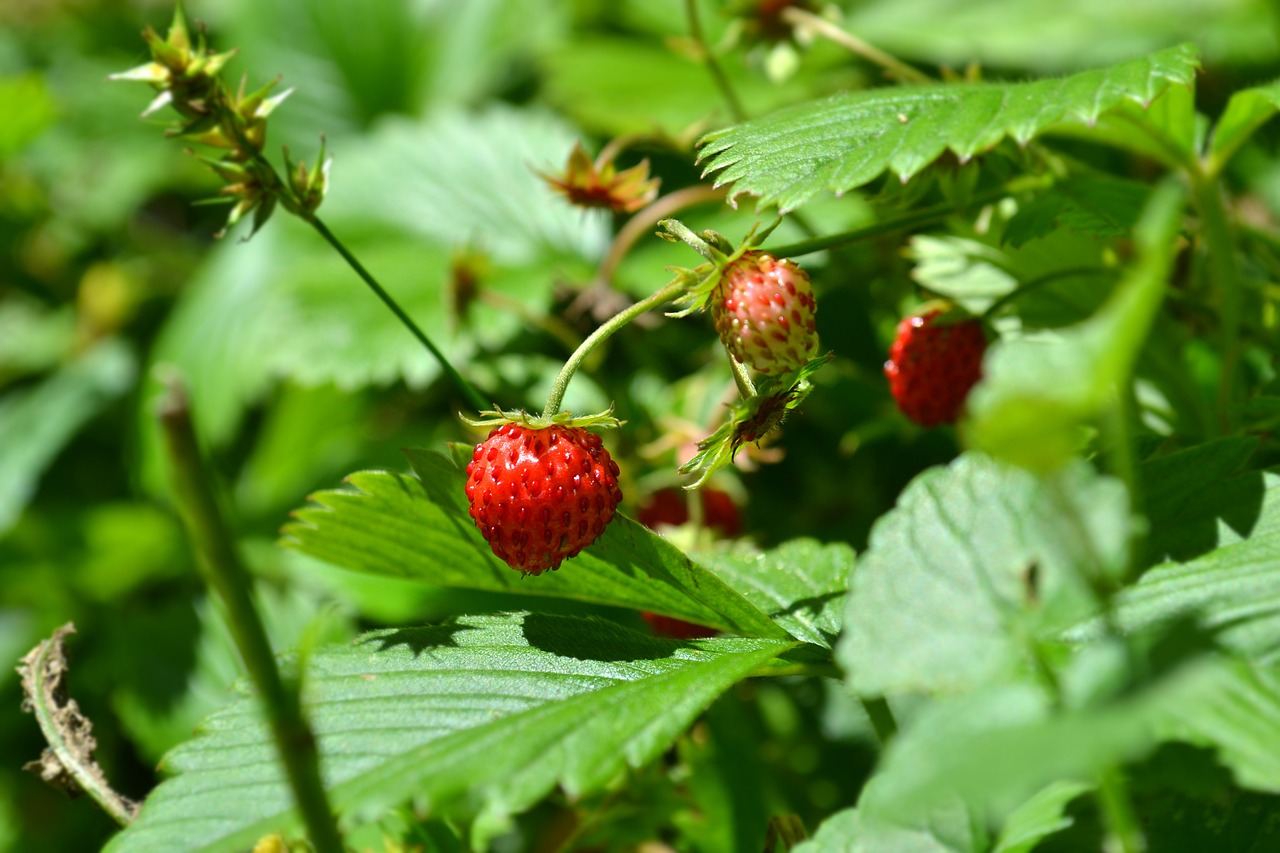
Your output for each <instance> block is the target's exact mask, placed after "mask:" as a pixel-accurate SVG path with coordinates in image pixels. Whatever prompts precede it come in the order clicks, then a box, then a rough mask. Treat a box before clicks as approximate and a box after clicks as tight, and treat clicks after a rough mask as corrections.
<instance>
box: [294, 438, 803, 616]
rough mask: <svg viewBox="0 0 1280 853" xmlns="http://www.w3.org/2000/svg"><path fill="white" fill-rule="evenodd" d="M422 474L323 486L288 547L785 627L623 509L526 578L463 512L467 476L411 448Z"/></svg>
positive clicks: (448, 581)
mask: <svg viewBox="0 0 1280 853" xmlns="http://www.w3.org/2000/svg"><path fill="white" fill-rule="evenodd" d="M410 460H411V461H412V462H413V464H414V467H415V468H416V469H417V471H418V474H419V477H420V478H421V479H419V477H410V476H406V475H400V474H387V473H377V472H365V473H358V474H352V475H351V476H350V477H348V478H347V479H348V482H349V483H350V484H351V486H352V487H353V488H352V489H348V490H344V491H329V492H320V493H318V494H316V495H313V496H312V500H313V501H314V504H313V505H312V506H310V507H307V508H305V509H301V510H298V511H297V513H295V515H296V517H297V519H298V520H297V521H296V522H294V523H292V524H290V525H288V526H287V527H286V528H285V536H286V541H287V542H288V544H291V545H294V546H296V547H298V548H300V549H301V550H303V551H304V552H306V553H308V554H310V555H312V556H314V557H319V558H320V559H322V560H325V561H326V562H330V563H333V564H335V565H338V566H342V567H344V568H348V569H352V570H355V571H361V572H369V573H372V574H381V575H387V576H390V577H399V578H408V579H413V580H419V581H422V582H424V583H430V584H435V585H439V586H452V587H459V588H464V589H482V590H492V591H498V592H516V593H521V594H523V595H533V596H551V597H555V598H572V599H577V600H579V601H590V602H594V603H597V604H610V605H614V606H618V607H628V608H633V609H637V610H648V611H651V612H654V613H660V614H662V615H665V616H674V617H676V618H679V619H684V620H686V621H689V622H694V623H697V624H700V625H710V626H713V627H716V628H722V629H725V630H730V631H737V632H741V633H744V634H748V635H754V636H766V637H783V636H786V633H785V631H783V629H782V628H779V627H778V626H777V625H775V624H774V623H773V621H772V620H770V619H769V617H768V616H766V615H765V614H764V613H762V612H761V611H760V610H758V609H756V608H755V607H753V606H752V605H751V604H750V603H749V602H748V601H747V600H746V599H745V598H743V597H742V596H741V595H739V594H738V593H737V592H734V591H733V590H732V589H731V588H730V587H729V586H727V585H726V584H725V583H724V582H723V581H721V580H719V579H718V578H717V577H716V576H715V575H713V574H711V573H710V572H708V571H707V570H706V569H704V568H702V567H701V566H699V565H697V564H696V563H694V562H692V561H691V560H690V559H689V558H688V557H686V556H685V555H684V554H682V553H681V552H680V551H679V550H677V549H676V548H675V546H673V545H671V544H670V543H669V542H667V540H665V539H663V538H662V537H661V536H658V535H657V534H655V533H653V532H652V531H650V530H648V529H647V528H645V527H643V526H641V525H639V524H637V523H636V522H634V521H632V520H631V519H629V518H627V517H625V516H622V515H619V516H615V518H614V520H613V521H612V522H610V524H609V526H608V528H606V530H605V533H604V535H603V536H602V537H600V539H599V540H597V541H596V543H595V544H594V545H592V546H591V547H589V548H588V549H587V550H585V551H583V552H582V554H580V555H579V556H577V557H574V558H572V559H570V560H567V561H565V563H564V564H563V565H562V566H561V567H560V569H558V570H557V571H555V572H549V573H545V574H543V575H539V576H538V577H530V578H526V577H524V576H523V575H521V574H520V573H519V572H517V571H514V570H512V569H511V568H510V567H509V566H507V565H506V563H504V562H503V561H502V560H500V559H498V558H497V557H495V556H494V555H493V552H492V551H491V550H490V549H489V546H488V544H487V543H486V542H485V541H484V538H483V537H482V536H481V535H480V531H479V530H477V529H476V526H475V524H474V523H473V522H472V520H471V518H470V516H469V515H468V514H467V510H466V496H465V494H464V484H465V478H464V476H463V474H462V472H461V471H459V470H458V469H457V468H456V467H455V466H454V465H453V463H452V462H451V461H450V460H448V459H446V458H445V457H444V456H442V455H440V454H435V453H426V452H421V451H413V452H411V454H410Z"/></svg>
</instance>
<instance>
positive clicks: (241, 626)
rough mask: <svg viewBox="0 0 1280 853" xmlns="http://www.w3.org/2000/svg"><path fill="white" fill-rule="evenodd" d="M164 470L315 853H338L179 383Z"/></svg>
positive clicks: (307, 731)
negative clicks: (223, 611)
mask: <svg viewBox="0 0 1280 853" xmlns="http://www.w3.org/2000/svg"><path fill="white" fill-rule="evenodd" d="M159 417H160V425H161V427H162V429H163V433H164V438H165V445H166V450H167V451H168V457H169V464H170V465H171V466H172V469H173V480H174V487H175V490H176V492H177V498H178V507H179V509H180V511H181V512H182V515H183V520H184V521H185V523H186V526H187V529H188V532H189V533H190V535H191V538H192V540H193V544H194V546H195V551H196V554H197V557H198V558H199V563H200V565H201V568H202V569H203V572H204V575H205V579H206V581H207V582H208V584H209V586H210V587H212V588H213V590H214V592H215V593H216V594H217V595H218V597H219V598H221V599H222V603H223V605H224V607H225V609H226V613H227V620H228V623H229V626H230V628H231V635H232V637H233V638H234V639H235V643H236V648H237V649H238V650H239V652H240V656H241V658H242V659H243V660H244V663H245V668H246V669H247V670H248V671H249V676H250V677H251V678H252V679H253V683H254V686H255V687H256V688H257V690H258V695H259V697H261V700H262V704H263V709H264V711H265V713H266V717H267V722H268V723H269V725H270V728H271V734H272V736H273V738H274V739H275V742H276V748H277V750H278V752H279V757H280V763H281V765H282V766H283V767H284V770H285V775H286V777H287V778H288V781H289V787H290V788H291V789H292V791H293V795H294V800H295V802H296V804H297V807H298V811H299V812H300V813H301V814H302V819H303V822H304V823H305V824H306V827H307V833H308V835H309V836H310V837H311V842H312V844H313V845H314V846H315V849H316V851H317V853H342V849H343V847H342V837H341V836H340V835H339V833H338V826H337V823H336V822H335V821H334V817H333V812H332V810H331V809H330V807H329V802H328V798H327V796H326V795H325V790H324V783H323V781H322V780H321V777H320V755H319V751H318V750H317V748H316V740H315V735H314V734H313V732H312V730H311V726H310V725H309V724H308V722H307V720H306V718H305V717H304V716H303V713H302V702H301V698H300V695H299V685H298V684H297V682H296V681H290V682H289V683H288V684H286V682H285V680H284V679H283V678H282V677H281V675H280V670H279V669H278V668H277V666H276V659H275V655H274V654H273V652H272V650H271V644H270V641H269V640H268V639H267V632H266V629H265V628H264V627H263V624H262V620H261V618H260V617H259V615H258V611H257V608H256V607H255V606H254V603H253V598H252V597H251V595H250V590H251V589H252V579H251V577H250V575H249V572H248V570H247V569H246V568H245V566H244V563H243V561H242V560H241V558H240V554H239V552H238V550H237V548H236V545H235V539H234V537H233V534H232V532H231V528H230V525H228V523H227V521H226V519H225V517H224V516H223V514H222V510H221V508H220V507H219V505H218V499H217V496H216V495H215V494H214V487H213V475H212V473H211V472H210V471H209V469H208V467H207V465H206V463H205V460H204V456H203V454H202V453H201V451H200V447H199V444H198V442H197V440H196V435H195V429H194V427H193V425H192V421H191V409H190V407H189V405H188V403H187V397H186V393H185V392H184V391H183V390H182V388H181V387H180V386H178V385H177V384H176V383H175V384H171V385H170V386H169V388H168V389H167V390H166V393H165V396H164V398H163V399H162V401H161V405H160V410H159Z"/></svg>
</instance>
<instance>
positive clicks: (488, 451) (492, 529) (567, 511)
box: [467, 423, 622, 575]
mask: <svg viewBox="0 0 1280 853" xmlns="http://www.w3.org/2000/svg"><path fill="white" fill-rule="evenodd" d="M467 500H468V501H469V502H470V504H471V518H472V519H473V520H474V521H475V523H476V526H477V527H478V528H480V532H481V533H482V534H483V535H484V538H485V540H486V541H488V543H489V547H490V548H492V549H493V553H494V554H496V555H498V557H500V558H501V559H502V560H504V561H505V562H506V563H507V565H509V566H511V568H513V569H517V570H519V571H521V572H524V573H525V574H531V575H537V574H541V573H542V572H544V571H547V570H548V569H551V570H555V569H557V568H559V567H560V563H561V562H562V561H563V560H565V559H566V558H567V557H576V556H577V555H578V553H579V552H580V551H581V550H582V549H583V548H585V547H587V546H588V545H590V544H591V543H592V542H594V541H596V539H597V538H598V537H599V536H600V534H601V533H604V529H605V525H607V524H608V523H609V520H610V519H612V518H613V513H614V510H615V509H617V506H618V502H619V501H620V500H622V491H621V490H620V489H619V488H618V466H617V464H616V463H615V462H614V461H613V460H612V459H611V458H610V457H609V451H607V450H605V448H604V446H603V445H602V444H601V443H600V436H598V435H596V434H595V433H593V432H589V431H587V430H585V429H582V428H581V427H573V426H564V425H560V424H552V425H550V426H546V427H542V428H534V427H531V426H526V425H524V424H519V423H506V424H502V425H501V426H499V427H496V428H495V429H494V430H493V431H492V432H490V433H489V437H488V438H486V439H485V440H484V442H482V443H481V444H479V445H477V446H476V449H475V452H474V453H473V454H472V457H471V462H470V463H468V464H467Z"/></svg>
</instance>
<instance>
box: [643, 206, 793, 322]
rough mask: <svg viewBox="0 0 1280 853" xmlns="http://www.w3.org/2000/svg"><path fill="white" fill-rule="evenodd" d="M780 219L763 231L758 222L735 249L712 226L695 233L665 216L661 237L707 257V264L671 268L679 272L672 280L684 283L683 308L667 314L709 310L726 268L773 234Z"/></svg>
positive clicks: (672, 315) (686, 313)
mask: <svg viewBox="0 0 1280 853" xmlns="http://www.w3.org/2000/svg"><path fill="white" fill-rule="evenodd" d="M780 222H782V219H781V218H778V219H777V220H775V221H774V222H773V223H772V224H771V225H769V226H768V227H767V228H765V229H763V230H760V228H759V225H758V224H757V225H756V226H754V227H752V229H751V230H750V231H749V232H748V233H747V236H746V237H744V238H743V239H742V244H741V245H739V246H738V247H737V248H734V246H733V244H732V243H730V242H729V241H728V240H727V239H726V238H725V237H724V235H722V234H720V233H718V232H716V231H712V230H711V229H707V230H706V231H703V232H702V233H701V234H695V233H694V232H693V231H692V230H691V229H690V228H689V227H688V226H686V225H685V224H684V223H683V222H681V221H680V220H678V219H663V220H662V221H660V222H659V223H658V225H660V226H661V227H662V230H661V231H659V232H658V236H659V237H661V238H662V239H664V240H670V241H671V242H673V243H684V244H685V245H686V246H688V247H689V248H691V249H693V250H694V251H695V252H697V253H698V254H700V255H702V256H703V257H704V258H706V259H707V262H706V263H705V264H701V265H700V266H697V267H694V268H693V269H685V268H683V267H672V268H671V270H672V271H673V272H674V273H675V274H676V275H675V278H674V279H672V283H676V282H679V283H680V284H682V285H683V288H684V295H683V296H682V297H680V299H679V301H678V304H679V305H681V306H683V307H681V308H680V309H679V310H677V311H672V312H669V313H668V314H667V316H668V317H687V316H689V315H690V314H692V313H693V312H695V311H704V310H706V307H707V303H708V302H709V301H710V299H711V294H712V293H714V292H715V289H716V286H717V285H718V284H719V283H720V277H721V276H722V275H723V274H724V271H725V270H726V269H728V268H729V267H731V266H732V265H733V264H734V262H735V261H737V260H738V259H739V258H741V257H742V256H743V255H745V254H746V253H747V252H750V251H754V250H755V249H757V248H758V247H759V246H760V244H761V243H763V242H764V241H765V239H766V238H768V236H769V235H770V234H772V233H773V229H775V228H777V227H778V223H780Z"/></svg>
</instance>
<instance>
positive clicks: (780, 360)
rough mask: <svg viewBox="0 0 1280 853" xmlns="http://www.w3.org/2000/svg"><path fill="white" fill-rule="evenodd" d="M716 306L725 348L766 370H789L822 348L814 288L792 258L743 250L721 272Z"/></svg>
mask: <svg viewBox="0 0 1280 853" xmlns="http://www.w3.org/2000/svg"><path fill="white" fill-rule="evenodd" d="M710 308H711V319H712V320H713V321H714V322H715V326H716V331H717V332H719V333H720V340H721V341H723V342H724V345H725V348H726V349H728V350H729V352H730V353H732V355H733V357H734V358H736V359H737V360H738V361H740V362H745V363H746V364H749V365H751V367H753V368H755V369H756V370H758V371H760V372H761V373H765V374H772V375H775V376H776V375H779V374H783V373H787V372H788V371H791V370H795V369H796V368H798V367H801V366H803V365H804V364H805V363H806V362H808V361H809V360H810V359H811V358H813V357H814V356H815V355H816V354H817V351H818V336H817V334H816V332H815V327H814V322H813V315H814V313H815V312H816V311H817V310H818V306H817V303H815V302H814V299H813V288H812V287H810V285H809V275H808V274H807V273H806V272H805V271H804V270H802V269H800V267H798V266H796V265H795V264H793V263H792V262H791V261H787V260H781V261H780V260H778V259H777V258H775V257H773V255H770V254H768V253H767V252H762V251H759V250H757V249H753V250H751V251H748V252H743V253H742V255H741V256H740V257H738V258H737V260H735V261H733V262H732V263H730V264H729V265H728V266H726V267H725V268H724V270H723V271H722V272H721V274H720V280H719V282H718V283H717V284H716V288H715V291H714V292H713V293H712V294H711V301H710Z"/></svg>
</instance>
